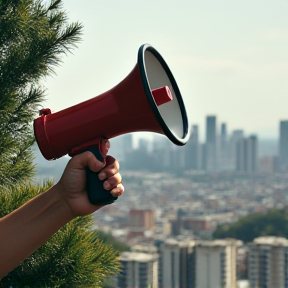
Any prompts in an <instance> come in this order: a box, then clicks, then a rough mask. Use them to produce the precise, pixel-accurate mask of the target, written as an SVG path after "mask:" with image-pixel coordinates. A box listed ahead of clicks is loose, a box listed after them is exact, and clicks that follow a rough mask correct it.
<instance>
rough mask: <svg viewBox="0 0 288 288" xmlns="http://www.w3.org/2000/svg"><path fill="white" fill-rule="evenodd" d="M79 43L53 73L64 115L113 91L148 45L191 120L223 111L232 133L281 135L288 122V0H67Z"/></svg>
mask: <svg viewBox="0 0 288 288" xmlns="http://www.w3.org/2000/svg"><path fill="white" fill-rule="evenodd" d="M63 4H64V8H65V10H66V11H67V12H68V15H69V19H70V21H79V22H82V23H83V25H84V30H83V32H84V34H83V36H82V42H81V43H80V44H79V45H78V48H77V49H75V50H74V51H73V55H68V57H63V64H62V65H61V66H60V67H58V68H57V69H56V73H57V75H56V76H53V77H49V78H48V79H47V80H46V81H45V82H44V85H45V86H46V87H47V101H46V102H45V104H44V106H46V107H49V108H51V109H52V111H58V110H60V109H64V108H66V107H68V106H71V105H74V104H77V103H79V102H82V101H84V100H87V99H89V98H91V97H94V96H97V95H99V94H101V93H103V92H105V91H106V90H108V89H110V88H112V87H114V86H115V85H116V84H117V83H119V82H120V81H121V80H122V79H123V78H125V77H126V75H127V74H128V73H129V72H130V71H131V70H132V68H133V67H134V65H135V64H136V61H137V52H138V48H139V47H140V46H141V45H142V44H144V43H149V44H151V45H152V46H154V47H155V48H156V49H157V50H158V51H159V52H160V54H161V55H162V56H163V57H164V59H165V60H166V62H167V63H168V65H169V67H170V68H171V70H172V72H173V74H174V76H175V78H176V80H177V83H178V86H179V87H180V90H181V93H182V95H183V98H184V101H185V104H186V109H187V112H188V116H189V121H190V123H191V124H198V125H200V130H201V131H202V133H203V132H204V129H205V122H204V120H205V116H206V115H207V114H213V115H217V116H218V122H219V123H220V122H227V123H228V130H229V131H231V130H233V129H240V128H243V129H244V130H245V132H246V133H247V134H250V133H257V134H258V135H259V136H260V137H261V138H267V137H273V138H276V137H278V126H279V125H278V124H279V121H280V120H281V119H288V81H287V80H288V0H285V1H284V0H233V1H231V0H217V1H215V0H201V1H200V0H197V1H196V0H177V1H176V0H174V1H171V0H165V1H164V0H154V1H152V0H145V1H144V0H105V1H104V0H102V1H99V0H82V1H80V0H69V1H68V0H64V1H63Z"/></svg>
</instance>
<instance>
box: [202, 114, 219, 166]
mask: <svg viewBox="0 0 288 288" xmlns="http://www.w3.org/2000/svg"><path fill="white" fill-rule="evenodd" d="M216 136H217V131H216V116H207V117H206V142H205V150H206V157H205V158H206V164H205V169H206V170H207V171H215V170H216V169H217V167H216V166H217V146H216V143H217V141H216V138H217V137H216Z"/></svg>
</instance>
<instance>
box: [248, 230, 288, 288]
mask: <svg viewBox="0 0 288 288" xmlns="http://www.w3.org/2000/svg"><path fill="white" fill-rule="evenodd" d="M248 278H249V281H250V287H251V288H262V287H265V288H275V287H277V288H286V287H288V240H287V239H285V238H282V237H274V236H266V237H259V238H256V239H254V241H253V242H252V243H249V244H248Z"/></svg>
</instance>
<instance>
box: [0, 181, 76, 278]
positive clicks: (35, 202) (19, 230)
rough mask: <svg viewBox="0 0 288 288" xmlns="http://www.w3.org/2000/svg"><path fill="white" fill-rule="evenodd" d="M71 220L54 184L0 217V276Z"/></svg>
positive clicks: (70, 215) (69, 213) (71, 217)
mask: <svg viewBox="0 0 288 288" xmlns="http://www.w3.org/2000/svg"><path fill="white" fill-rule="evenodd" d="M72 219H73V216H72V213H71V211H70V210H69V207H68V206H67V204H66V202H65V201H64V199H63V198H62V196H61V193H58V191H57V187H56V186H54V187H52V188H51V189H50V190H48V191H47V192H45V193H43V194H41V195H39V196H37V197H35V198H33V199H32V200H30V201H29V202H27V203H26V204H24V205H23V206H21V207H20V208H18V209H17V210H15V211H13V212H12V213H11V214H9V215H7V216H5V217H3V218H2V219H0V278H1V277H3V276H5V275H6V274H7V273H9V272H10V271H11V270H13V269H14V268H15V267H17V266H18V265H19V264H20V263H21V262H22V261H23V260H24V259H25V258H27V257H28V256H29V255H30V254H32V253H33V252H34V251H35V250H36V249H37V248H39V247H40V246H41V245H42V244H44V243H45V242H46V241H47V240H48V239H49V238H50V237H51V236H52V235H53V234H54V233H55V232H57V230H59V229H60V228H61V227H62V226H63V225H65V224H66V223H67V222H69V221H70V220H72Z"/></svg>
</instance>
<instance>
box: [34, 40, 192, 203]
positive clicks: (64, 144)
mask: <svg viewBox="0 0 288 288" xmlns="http://www.w3.org/2000/svg"><path fill="white" fill-rule="evenodd" d="M40 114H41V116H40V117H39V118H37V119H35V120H34V133H35V137H36V141H37V143H38V146H39V149H40V151H41V153H42V154H43V156H44V157H45V158H46V159H47V160H51V159H57V158H60V157H62V156H64V155H66V154H70V155H72V156H73V154H75V153H79V152H83V151H87V150H89V151H91V150H93V151H91V152H92V153H94V155H95V157H97V159H98V160H100V161H101V160H103V158H104V157H105V156H106V155H103V154H102V153H101V146H100V144H99V143H100V139H110V138H113V137H117V136H119V135H123V134H126V133H131V132H137V131H147V132H154V133H160V134H164V135H166V136H167V137H168V138H169V139H170V140H171V141H172V142H173V143H174V144H176V145H184V144H186V142H187V141H188V138H189V129H188V118H187V113H186V109H185V105H184V102H183V99H182V96H181V93H180V90H179V88H178V86H177V83H176V81H175V79H174V77H173V75H172V73H171V71H170V69H169V67H168V65H167V64H166V62H165V61H164V59H163V58H162V56H161V55H160V54H159V52H158V51H156V49H155V48H153V47H152V46H151V45H148V44H144V45H142V46H141V47H140V48H139V50H138V61H137V64H136V65H135V67H134V69H133V70H132V71H131V72H130V74H129V75H128V76H127V77H126V78H125V79H124V80H122V81H121V82H120V83H119V84H118V85H116V86H115V87H114V88H112V89H110V90H109V91H107V92H105V93H103V94H101V95H99V96H97V97H94V98H92V99H89V100H87V101H84V102H82V103H80V104H77V105H75V106H72V107H69V108H66V109H64V110H61V111H59V112H56V113H51V111H50V109H42V110H41V112H40ZM91 147H92V148H91ZM75 151H76V152H75ZM102 152H103V151H102ZM99 158H100V159H99ZM87 173H88V172H87ZM92 173H93V175H94V174H95V173H94V172H92ZM89 177H90V176H88V174H87V178H89ZM94 178H95V179H96V178H97V179H98V176H97V175H96V176H95V175H94V176H93V179H94ZM93 179H92V180H91V181H92V182H91V183H92V184H91V185H92V187H90V184H87V185H88V188H87V189H88V196H89V200H90V202H91V203H92V204H109V203H112V202H114V200H115V198H113V197H112V195H111V194H110V193H109V192H108V191H106V190H104V189H103V187H102V183H101V182H99V187H98V188H97V191H96V192H93V191H95V190H96V189H95V185H96V184H94V182H95V181H94V180H93ZM98 181H100V180H98ZM88 182H89V181H88ZM100 187H101V190H103V191H102V192H100V190H99V189H100ZM90 190H91V191H90Z"/></svg>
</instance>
